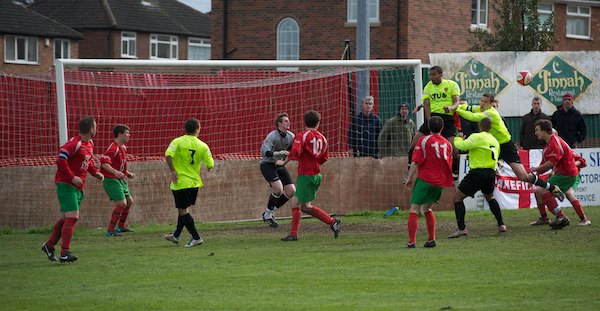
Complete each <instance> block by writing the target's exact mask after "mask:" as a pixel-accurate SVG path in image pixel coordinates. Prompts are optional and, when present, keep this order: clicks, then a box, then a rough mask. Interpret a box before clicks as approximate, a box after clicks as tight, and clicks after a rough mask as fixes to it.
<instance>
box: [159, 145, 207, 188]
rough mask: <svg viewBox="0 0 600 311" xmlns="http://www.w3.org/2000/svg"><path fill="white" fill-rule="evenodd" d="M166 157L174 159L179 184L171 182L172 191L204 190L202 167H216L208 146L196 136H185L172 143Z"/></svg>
mask: <svg viewBox="0 0 600 311" xmlns="http://www.w3.org/2000/svg"><path fill="white" fill-rule="evenodd" d="M165 156H167V157H171V159H173V167H175V172H177V177H178V179H177V183H173V182H171V189H172V190H181V189H188V188H202V178H200V166H201V165H202V163H204V165H205V166H206V167H207V168H209V169H210V168H212V167H213V166H214V165H215V161H214V160H213V157H212V154H211V153H210V148H209V147H208V145H207V144H206V143H205V142H203V141H201V140H200V139H198V137H196V136H194V135H183V136H180V137H177V138H175V139H173V140H172V141H171V143H170V144H169V147H168V148H167V150H166V151H165Z"/></svg>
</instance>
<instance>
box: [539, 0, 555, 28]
mask: <svg viewBox="0 0 600 311" xmlns="http://www.w3.org/2000/svg"><path fill="white" fill-rule="evenodd" d="M542 6H548V7H549V8H550V10H547V9H546V8H542ZM553 12H554V4H553V3H543V2H539V3H538V9H537V13H538V19H539V20H540V25H541V24H543V23H545V22H546V20H549V19H550V16H551V15H552V13H553ZM542 16H544V18H542Z"/></svg>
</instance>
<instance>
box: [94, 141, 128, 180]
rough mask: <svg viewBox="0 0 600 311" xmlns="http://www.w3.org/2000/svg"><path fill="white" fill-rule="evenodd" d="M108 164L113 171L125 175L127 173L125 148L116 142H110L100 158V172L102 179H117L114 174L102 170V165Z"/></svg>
mask: <svg viewBox="0 0 600 311" xmlns="http://www.w3.org/2000/svg"><path fill="white" fill-rule="evenodd" d="M104 163H108V164H109V165H110V166H112V168H114V169H115V170H117V171H119V172H121V173H123V174H125V173H126V172H127V147H126V146H125V145H123V146H120V147H119V144H117V142H112V143H111V144H110V145H109V146H108V149H106V151H104V154H102V155H101V156H100V172H101V173H102V174H104V177H108V178H117V176H115V175H114V174H111V173H110V172H109V171H107V170H105V169H103V168H102V164H104Z"/></svg>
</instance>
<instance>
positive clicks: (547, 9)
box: [525, 3, 554, 31]
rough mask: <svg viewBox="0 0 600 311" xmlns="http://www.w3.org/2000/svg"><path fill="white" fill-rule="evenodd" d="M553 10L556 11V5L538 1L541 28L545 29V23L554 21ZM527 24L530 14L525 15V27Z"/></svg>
mask: <svg viewBox="0 0 600 311" xmlns="http://www.w3.org/2000/svg"><path fill="white" fill-rule="evenodd" d="M552 12H554V6H553V5H552V4H548V3H538V8H537V15H538V20H539V22H540V29H539V30H541V31H543V30H544V28H543V26H544V24H545V23H547V22H550V23H552V19H551V18H552ZM527 24H529V18H528V16H525V27H527Z"/></svg>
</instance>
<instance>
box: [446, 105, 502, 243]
mask: <svg viewBox="0 0 600 311" xmlns="http://www.w3.org/2000/svg"><path fill="white" fill-rule="evenodd" d="M491 129H492V120H491V119H490V118H487V117H486V118H483V119H481V121H480V122H479V131H480V132H479V133H474V134H471V135H470V136H469V138H467V139H464V137H463V135H462V133H458V135H457V136H456V139H455V140H454V146H455V147H456V148H457V149H458V150H461V151H468V152H469V168H470V170H469V173H468V174H467V176H465V178H463V180H462V181H461V182H460V185H458V188H457V190H456V194H455V195H454V213H455V214H456V222H457V223H458V230H457V231H456V232H454V233H452V234H450V235H449V236H448V237H449V238H458V237H460V236H463V235H464V236H466V235H468V234H469V232H468V231H467V226H466V225H465V212H466V209H465V204H464V202H463V200H464V199H465V198H466V197H467V196H470V197H472V196H474V195H475V193H476V192H477V191H479V190H481V192H482V193H483V195H484V196H485V199H486V200H487V202H488V204H489V205H490V211H491V212H492V213H493V214H494V216H495V217H496V221H497V222H498V231H499V232H500V233H502V232H505V231H506V226H505V225H504V222H503V220H502V211H501V210H500V205H499V204H498V201H496V199H494V188H495V187H496V167H497V162H498V155H499V153H500V143H498V140H497V139H496V138H494V136H493V135H492V134H490V130H491Z"/></svg>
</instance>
